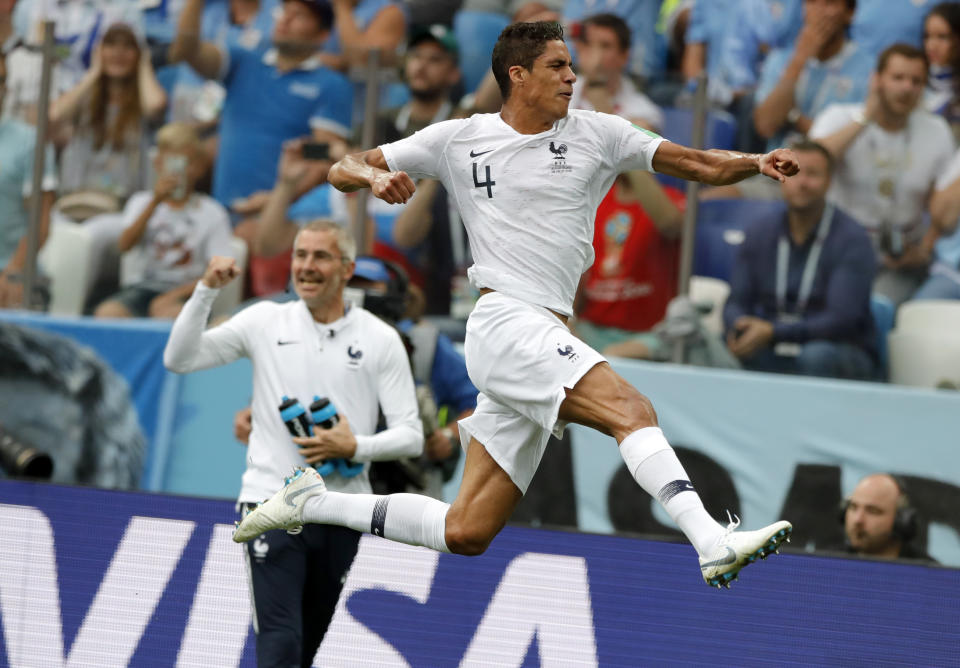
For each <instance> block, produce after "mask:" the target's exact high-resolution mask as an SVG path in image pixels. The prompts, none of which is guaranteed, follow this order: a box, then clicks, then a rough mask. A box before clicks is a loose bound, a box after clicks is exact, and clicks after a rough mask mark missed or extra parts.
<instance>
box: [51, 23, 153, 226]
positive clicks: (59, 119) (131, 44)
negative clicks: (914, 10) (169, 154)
mask: <svg viewBox="0 0 960 668" xmlns="http://www.w3.org/2000/svg"><path fill="white" fill-rule="evenodd" d="M91 58H92V60H91V63H90V69H89V70H87V72H86V74H84V76H83V78H82V79H81V80H80V83H78V84H77V85H76V86H74V87H73V88H72V89H70V90H69V91H67V92H66V93H64V94H63V95H61V96H60V97H59V98H58V99H57V100H55V101H54V102H53V103H52V105H51V107H50V122H51V123H52V124H53V125H54V132H55V134H56V135H59V137H60V140H61V142H63V143H65V146H64V148H63V152H62V154H61V156H60V200H59V201H58V203H57V209H58V211H59V212H60V213H62V214H64V215H65V216H67V217H68V218H71V219H73V220H83V219H85V218H86V217H89V215H90V214H91V213H97V212H100V213H105V212H110V211H119V210H120V208H121V207H122V206H123V202H124V201H125V200H126V198H127V197H129V196H130V195H131V194H132V193H134V192H136V191H137V190H141V189H143V187H144V185H145V182H146V180H147V165H148V162H149V161H148V156H147V149H148V148H149V141H150V138H149V132H148V124H149V122H150V121H151V120H155V119H157V118H159V117H160V116H161V115H162V114H163V111H164V109H165V107H166V103H167V96H166V93H165V92H164V90H163V88H162V87H161V86H160V84H159V83H158V82H157V79H156V77H155V76H154V72H153V67H152V66H151V64H150V56H149V53H148V51H147V50H146V49H145V48H144V45H143V43H142V42H141V41H140V40H139V39H138V37H137V34H136V33H135V32H134V29H133V28H132V27H131V26H130V25H128V24H126V23H114V24H113V25H111V26H110V27H109V28H107V30H106V32H105V33H104V35H103V41H102V42H101V43H100V45H99V47H98V48H97V49H96V50H95V51H94V52H93V55H92V57H91ZM94 194H96V200H95V201H94V200H91V199H90V196H92V195H94Z"/></svg>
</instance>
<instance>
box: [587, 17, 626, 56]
mask: <svg viewBox="0 0 960 668" xmlns="http://www.w3.org/2000/svg"><path fill="white" fill-rule="evenodd" d="M581 25H582V26H583V27H582V30H581V32H580V37H581V38H585V37H586V32H587V27H588V26H596V27H598V28H608V29H610V30H612V31H613V32H614V34H616V36H617V42H618V43H619V44H620V50H621V51H629V50H630V27H629V26H628V25H627V22H626V21H624V20H623V19H622V18H620V17H619V16H617V15H616V14H594V15H593V16H590V17H587V18H586V19H584V21H583V23H582V24H581Z"/></svg>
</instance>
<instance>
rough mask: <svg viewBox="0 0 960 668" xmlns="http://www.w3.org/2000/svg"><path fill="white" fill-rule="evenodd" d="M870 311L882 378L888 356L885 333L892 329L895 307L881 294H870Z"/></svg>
mask: <svg viewBox="0 0 960 668" xmlns="http://www.w3.org/2000/svg"><path fill="white" fill-rule="evenodd" d="M870 312H871V313H872V314H873V324H874V327H876V329H877V358H878V360H879V362H880V373H881V377H882V378H883V380H886V379H887V371H888V369H889V363H888V362H889V357H888V354H887V334H889V333H890V330H892V329H893V323H894V318H895V317H896V314H897V307H896V306H894V304H893V302H892V301H890V299H888V298H887V297H884V296H883V295H878V294H873V295H870Z"/></svg>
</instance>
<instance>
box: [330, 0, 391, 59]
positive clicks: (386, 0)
mask: <svg viewBox="0 0 960 668" xmlns="http://www.w3.org/2000/svg"><path fill="white" fill-rule="evenodd" d="M330 4H331V5H332V6H333V14H334V23H333V31H332V32H331V33H330V38H329V39H328V40H327V42H326V44H324V47H323V55H322V56H321V58H322V60H323V63H324V64H325V65H326V66H327V67H332V68H334V69H337V70H340V71H342V72H346V71H347V70H348V69H349V68H350V67H351V66H355V65H365V64H366V62H367V54H368V53H369V52H370V51H372V50H373V49H379V50H380V53H381V60H380V62H381V63H384V64H392V63H393V62H394V61H393V58H392V57H393V56H394V55H396V53H397V50H398V49H399V48H400V46H401V45H402V44H403V40H404V38H405V37H406V34H407V16H406V13H405V12H404V7H403V5H402V4H400V3H399V2H395V1H394V0H330Z"/></svg>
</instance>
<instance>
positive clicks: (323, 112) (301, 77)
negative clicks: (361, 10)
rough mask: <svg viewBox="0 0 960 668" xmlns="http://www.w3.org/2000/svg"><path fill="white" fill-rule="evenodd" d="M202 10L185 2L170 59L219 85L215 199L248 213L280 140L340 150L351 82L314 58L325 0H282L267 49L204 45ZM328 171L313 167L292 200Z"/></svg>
mask: <svg viewBox="0 0 960 668" xmlns="http://www.w3.org/2000/svg"><path fill="white" fill-rule="evenodd" d="M202 10H203V0H189V2H188V3H187V5H186V7H185V8H184V10H183V13H182V14H181V16H180V24H179V28H178V31H177V38H176V40H175V41H174V43H173V45H172V46H171V48H170V58H171V60H172V61H179V60H185V61H187V62H188V63H189V64H190V65H191V66H192V67H193V68H194V69H195V70H196V71H197V72H198V73H199V74H201V75H202V76H205V77H207V78H220V79H221V80H222V81H223V83H224V86H225V87H226V90H227V96H226V99H225V101H224V106H223V112H222V115H221V123H220V147H219V152H218V155H217V161H216V165H215V167H214V176H213V196H214V197H215V198H216V199H217V200H218V201H220V202H221V203H222V204H224V205H225V206H228V207H229V206H233V207H234V211H235V212H237V213H240V214H252V213H255V212H256V211H259V209H260V208H262V206H263V204H264V203H265V202H266V200H267V198H268V196H269V192H268V191H269V189H270V188H271V187H272V185H273V182H274V176H275V174H276V165H277V161H278V159H279V157H280V151H281V147H282V145H283V142H284V141H285V140H288V139H292V138H295V137H301V136H304V135H310V134H312V135H313V137H314V138H315V140H316V141H320V142H328V143H333V144H337V145H342V143H343V140H344V139H345V138H346V137H347V136H348V135H349V132H350V110H351V102H352V92H351V87H350V82H349V81H348V80H347V79H346V78H345V77H343V76H342V75H341V74H339V73H337V72H333V71H332V70H330V69H328V68H326V67H324V66H323V65H322V64H321V63H320V60H319V57H318V52H319V49H320V48H321V46H322V45H323V42H324V41H325V40H326V38H327V35H328V34H329V30H330V25H331V19H332V13H331V10H330V6H329V5H328V4H327V3H326V2H325V1H324V0H287V1H286V2H284V3H283V7H282V12H281V13H280V15H279V16H278V18H277V20H276V22H275V24H274V28H273V35H272V47H271V48H268V49H264V48H260V49H257V50H254V51H248V50H246V49H243V48H230V49H223V48H222V47H220V46H218V45H216V44H213V43H210V42H201V41H200V39H199V35H200V15H201V12H202ZM327 166H328V165H326V164H325V163H318V164H317V165H316V166H315V168H314V169H312V170H311V173H310V174H309V175H308V178H306V179H304V181H303V185H302V187H301V189H300V190H298V192H297V193H296V194H297V196H299V195H301V194H303V193H305V192H306V191H307V190H309V189H310V188H311V187H313V186H314V185H317V184H318V183H320V182H321V181H322V180H323V178H325V174H326V168H327ZM238 200H239V201H238Z"/></svg>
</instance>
